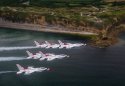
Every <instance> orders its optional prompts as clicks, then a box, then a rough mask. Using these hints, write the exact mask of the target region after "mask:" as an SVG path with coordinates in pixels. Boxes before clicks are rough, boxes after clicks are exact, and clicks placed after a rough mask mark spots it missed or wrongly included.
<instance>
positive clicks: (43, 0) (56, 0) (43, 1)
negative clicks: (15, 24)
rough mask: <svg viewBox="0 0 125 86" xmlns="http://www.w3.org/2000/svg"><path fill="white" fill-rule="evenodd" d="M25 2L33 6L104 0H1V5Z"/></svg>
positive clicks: (18, 4) (87, 2)
mask: <svg viewBox="0 0 125 86" xmlns="http://www.w3.org/2000/svg"><path fill="white" fill-rule="evenodd" d="M25 2H29V5H31V6H32V5H33V6H34V5H35V6H83V5H88V4H95V5H96V4H100V3H101V2H102V0H0V5H1V6H2V5H12V6H16V5H17V6H20V5H23V3H25Z"/></svg>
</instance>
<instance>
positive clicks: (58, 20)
mask: <svg viewBox="0 0 125 86" xmlns="http://www.w3.org/2000/svg"><path fill="white" fill-rule="evenodd" d="M0 17H1V18H2V19H3V20H6V21H11V22H14V23H15V22H16V23H29V24H38V25H41V26H46V25H53V26H60V27H62V28H63V29H64V30H65V31H88V32H95V33H98V32H99V31H98V29H97V28H96V27H93V26H90V25H89V23H87V22H85V21H82V20H81V21H76V20H72V19H68V18H64V17H58V16H53V15H47V14H43V15H40V14H34V13H28V14H24V13H16V12H9V11H8V12H3V13H2V12H1V14H0ZM58 29H60V28H58Z"/></svg>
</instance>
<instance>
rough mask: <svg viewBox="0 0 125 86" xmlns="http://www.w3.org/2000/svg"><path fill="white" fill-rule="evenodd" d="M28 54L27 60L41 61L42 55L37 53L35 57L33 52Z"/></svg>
mask: <svg viewBox="0 0 125 86" xmlns="http://www.w3.org/2000/svg"><path fill="white" fill-rule="evenodd" d="M26 52H27V54H28V57H27V59H39V58H40V57H41V56H42V55H41V54H40V53H36V54H35V55H33V54H32V53H31V52H29V51H26Z"/></svg>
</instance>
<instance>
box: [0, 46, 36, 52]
mask: <svg viewBox="0 0 125 86" xmlns="http://www.w3.org/2000/svg"><path fill="white" fill-rule="evenodd" d="M32 48H37V47H35V46H26V47H0V51H9V50H23V49H32Z"/></svg>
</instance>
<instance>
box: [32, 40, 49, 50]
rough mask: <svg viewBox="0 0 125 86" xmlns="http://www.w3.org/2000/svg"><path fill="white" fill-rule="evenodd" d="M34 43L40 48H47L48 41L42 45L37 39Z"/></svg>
mask: <svg viewBox="0 0 125 86" xmlns="http://www.w3.org/2000/svg"><path fill="white" fill-rule="evenodd" d="M34 43H35V45H36V47H40V48H45V47H47V44H46V43H44V44H41V45H40V43H38V42H37V41H34Z"/></svg>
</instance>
